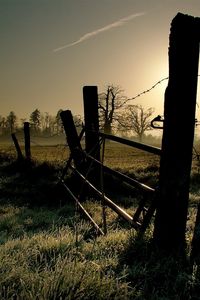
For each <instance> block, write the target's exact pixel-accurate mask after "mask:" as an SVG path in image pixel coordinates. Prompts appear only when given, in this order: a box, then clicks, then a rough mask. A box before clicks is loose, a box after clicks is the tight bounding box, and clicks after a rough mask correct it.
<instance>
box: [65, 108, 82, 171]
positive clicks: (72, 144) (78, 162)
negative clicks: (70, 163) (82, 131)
mask: <svg viewBox="0 0 200 300" xmlns="http://www.w3.org/2000/svg"><path fill="white" fill-rule="evenodd" d="M60 117H61V120H62V123H63V127H64V130H65V134H66V138H67V143H68V146H69V149H70V151H71V154H72V157H73V160H74V163H75V166H76V167H77V168H78V169H80V168H81V169H82V167H83V153H82V147H81V143H80V139H79V136H78V133H77V130H76V126H75V124H74V120H73V116H72V113H71V111H70V110H64V111H62V112H61V113H60Z"/></svg>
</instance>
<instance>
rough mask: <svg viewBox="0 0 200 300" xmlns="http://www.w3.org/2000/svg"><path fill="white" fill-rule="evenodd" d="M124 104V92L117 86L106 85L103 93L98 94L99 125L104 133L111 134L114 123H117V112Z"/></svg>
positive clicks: (125, 99)
mask: <svg viewBox="0 0 200 300" xmlns="http://www.w3.org/2000/svg"><path fill="white" fill-rule="evenodd" d="M126 102H127V97H126V96H125V95H124V90H122V89H121V88H120V87H119V86H115V85H108V86H107V87H106V90H105V92H102V93H100V94H99V116H100V125H101V127H102V128H103V129H104V132H105V133H108V134H110V133H111V132H112V128H113V126H114V123H115V122H117V121H118V118H119V111H120V109H122V108H123V107H124V105H125V103H126Z"/></svg>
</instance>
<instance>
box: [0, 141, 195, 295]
mask: <svg viewBox="0 0 200 300" xmlns="http://www.w3.org/2000/svg"><path fill="white" fill-rule="evenodd" d="M12 155H15V152H14V149H13V147H11V146H5V145H2V146H1V148H0V299H39V300H40V299H42V300H46V299H47V300H48V299H150V300H151V299H152V300H154V299H163V300H164V299H180V300H182V299H200V281H199V280H200V278H199V276H200V272H199V265H198V262H195V264H194V265H193V266H191V265H190V264H189V255H190V250H191V240H192V234H193V229H194V223H195V215H196V209H197V205H198V202H199V198H200V189H199V183H200V175H199V163H198V162H197V161H194V163H193V171H192V174H191V193H190V207H189V214H188V224H187V232H186V239H187V253H186V258H185V259H184V260H183V258H182V257H177V258H174V257H173V258H172V257H166V256H165V255H162V253H160V252H159V253H158V250H157V249H155V248H153V246H152V243H151V239H152V232H153V223H152V224H151V225H150V227H149V229H148V230H147V232H146V234H145V236H144V238H143V239H142V240H138V238H137V234H136V232H135V230H134V229H132V228H131V226H130V225H129V224H127V223H126V222H125V221H123V220H122V219H121V218H119V216H118V215H116V214H115V213H114V212H113V211H111V210H110V209H109V208H107V209H106V216H107V229H108V233H107V235H106V236H97V235H96V234H95V231H94V229H93V228H92V226H91V224H90V223H88V222H87V220H85V219H84V218H83V217H82V216H81V215H80V213H79V211H78V210H77V209H76V207H75V205H74V203H73V202H72V201H71V200H70V198H69V196H68V195H67V194H66V193H64V192H63V190H62V189H61V188H60V187H59V186H58V185H57V182H58V177H59V176H60V174H61V172H62V169H63V166H64V165H65V164H66V161H67V158H68V156H69V153H68V149H67V147H66V146H64V145H56V146H42V147H41V146H34V147H32V157H33V159H34V162H33V163H32V164H22V163H20V164H19V163H18V162H16V159H15V157H13V156H12ZM104 162H105V164H106V165H108V166H110V167H112V168H115V169H116V170H120V171H123V172H124V173H125V174H128V175H129V176H132V177H133V178H137V179H139V180H141V181H142V182H144V183H146V184H149V185H150V186H152V187H156V185H157V183H158V172H159V158H158V157H156V156H154V155H149V154H146V153H144V152H142V151H138V150H135V149H133V148H130V147H124V146H119V145H117V144H115V143H108V144H107V145H106V152H105V157H104ZM110 185H111V190H112V191H111V195H112V196H113V197H114V198H115V201H116V202H117V203H118V204H119V205H120V206H121V207H123V208H124V209H126V211H127V212H129V213H130V214H133V212H134V210H135V207H136V205H137V201H138V198H140V197H141V195H140V194H139V193H138V192H137V191H134V190H133V191H129V190H128V189H126V187H123V188H122V187H121V185H120V184H115V183H112V182H111V183H110ZM77 189H78V187H77ZM77 192H78V191H77ZM84 207H85V208H86V209H87V210H88V211H89V213H90V214H91V215H92V217H93V218H94V219H95V221H96V222H97V223H98V224H99V226H100V227H102V226H103V223H102V206H101V203H99V201H97V199H93V198H90V199H87V200H86V201H85V202H84Z"/></svg>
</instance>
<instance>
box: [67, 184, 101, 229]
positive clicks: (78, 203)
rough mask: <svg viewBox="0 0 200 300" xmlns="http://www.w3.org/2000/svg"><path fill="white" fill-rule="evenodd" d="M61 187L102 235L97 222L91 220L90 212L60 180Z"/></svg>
mask: <svg viewBox="0 0 200 300" xmlns="http://www.w3.org/2000/svg"><path fill="white" fill-rule="evenodd" d="M61 183H62V185H63V187H64V188H65V189H66V191H67V192H68V193H69V195H70V197H71V198H72V199H73V200H74V201H75V203H76V204H77V205H78V206H79V208H80V209H81V211H82V212H83V213H84V215H85V216H86V217H87V218H88V219H89V220H90V222H91V223H92V225H93V226H94V228H95V229H96V230H97V231H98V232H99V233H100V234H101V235H104V233H103V231H102V230H101V228H100V227H99V226H98V225H97V223H96V222H95V221H94V220H93V218H92V217H91V216H90V214H89V213H88V212H87V211H86V209H85V208H84V207H83V205H82V204H81V203H80V202H79V201H78V199H77V197H75V195H74V194H73V193H72V191H71V190H70V189H69V188H68V186H67V185H66V184H65V183H64V181H62V182H61Z"/></svg>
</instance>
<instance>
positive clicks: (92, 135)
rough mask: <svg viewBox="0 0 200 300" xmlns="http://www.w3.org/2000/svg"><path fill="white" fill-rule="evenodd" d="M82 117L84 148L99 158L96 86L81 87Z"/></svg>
mask: <svg viewBox="0 0 200 300" xmlns="http://www.w3.org/2000/svg"><path fill="white" fill-rule="evenodd" d="M83 102H84V118H85V150H86V152H87V153H88V154H90V155H91V156H92V157H94V158H95V159H97V160H100V144H99V135H98V132H99V116H98V92H97V86H84V87H83Z"/></svg>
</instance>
